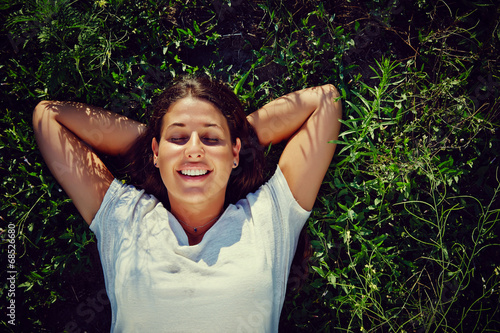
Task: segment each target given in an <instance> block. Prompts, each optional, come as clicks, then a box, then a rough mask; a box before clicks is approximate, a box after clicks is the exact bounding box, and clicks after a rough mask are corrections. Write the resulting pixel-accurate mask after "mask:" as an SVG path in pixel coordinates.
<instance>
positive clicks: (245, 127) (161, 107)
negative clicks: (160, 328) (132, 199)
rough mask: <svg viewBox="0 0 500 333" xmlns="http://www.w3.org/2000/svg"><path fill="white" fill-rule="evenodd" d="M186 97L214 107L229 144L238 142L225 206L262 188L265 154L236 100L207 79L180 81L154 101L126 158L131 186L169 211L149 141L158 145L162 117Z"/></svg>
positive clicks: (195, 78) (185, 78) (201, 77)
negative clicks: (224, 122) (144, 126)
mask: <svg viewBox="0 0 500 333" xmlns="http://www.w3.org/2000/svg"><path fill="white" fill-rule="evenodd" d="M188 96H190V97H193V98H197V99H201V100H205V101H208V102H210V103H212V104H213V105H214V106H215V107H217V108H218V109H219V110H220V112H221V113H222V114H223V115H224V117H225V118H226V120H227V124H228V126H229V131H230V135H231V141H232V144H235V143H236V138H240V140H241V149H240V163H239V165H238V167H237V168H235V169H233V171H232V173H231V175H230V177H229V181H228V184H227V189H226V199H225V205H226V206H227V205H229V204H231V203H236V202H237V201H238V200H240V199H241V198H244V197H245V196H246V195H247V194H248V193H251V192H254V191H256V190H257V189H258V188H259V186H260V185H262V183H263V180H264V178H263V173H264V172H263V171H264V163H265V162H264V152H263V149H262V147H261V146H260V144H259V142H258V139H257V136H256V134H255V132H254V130H253V128H252V126H251V125H250V124H249V123H248V121H247V119H246V114H245V112H244V110H243V106H242V105H241V102H240V101H239V99H238V97H237V96H236V95H235V94H234V93H233V91H232V90H230V89H229V88H228V87H227V86H226V85H225V84H224V83H222V82H220V81H216V80H212V79H210V78H208V77H206V76H185V77H181V78H180V79H178V80H177V81H176V82H174V84H173V85H172V86H170V87H169V88H168V89H166V90H165V91H164V92H163V93H161V94H160V95H159V96H158V97H157V98H156V99H155V100H154V103H153V105H152V110H151V111H152V115H151V118H150V120H149V123H148V127H147V129H146V131H145V132H144V133H143V135H142V136H141V137H139V139H138V140H137V141H136V142H135V144H134V145H133V146H132V148H131V149H130V150H129V153H128V154H127V160H128V167H127V169H126V173H127V174H128V175H129V176H130V177H131V183H132V184H133V185H135V186H137V187H139V188H142V189H144V190H145V191H146V193H149V194H152V195H154V196H156V197H157V198H158V199H159V200H160V201H162V202H163V204H164V205H165V206H166V207H170V205H169V202H168V192H167V189H166V187H165V185H164V184H163V181H162V179H161V177H160V173H159V172H158V171H157V169H156V168H155V167H154V165H153V152H152V150H151V141H152V140H153V138H156V140H157V141H158V142H160V136H161V130H162V124H163V116H164V115H165V114H166V113H167V112H168V110H169V108H170V106H171V105H172V104H173V103H175V102H176V101H178V100H181V99H183V98H185V97H188Z"/></svg>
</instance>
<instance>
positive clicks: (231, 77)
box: [0, 0, 500, 332]
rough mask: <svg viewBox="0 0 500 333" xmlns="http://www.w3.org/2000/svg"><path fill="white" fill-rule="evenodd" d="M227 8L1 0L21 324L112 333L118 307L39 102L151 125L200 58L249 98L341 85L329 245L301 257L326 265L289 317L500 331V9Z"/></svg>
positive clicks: (291, 321)
mask: <svg viewBox="0 0 500 333" xmlns="http://www.w3.org/2000/svg"><path fill="white" fill-rule="evenodd" d="M218 4H219V5H220V6H218V5H217V3H216V4H215V5H214V4H212V2H210V1H189V2H187V3H186V2H185V1H176V0H171V1H158V2H153V1H134V2H133V3H126V2H124V1H95V2H93V1H78V2H72V1H57V2H53V1H41V2H40V1H39V2H36V1H23V2H14V1H12V2H3V3H2V4H1V5H0V16H1V18H2V22H6V23H5V25H4V26H3V27H2V37H3V39H2V40H3V41H4V42H3V44H2V48H1V53H0V56H1V59H2V61H1V64H0V71H1V75H0V80H1V81H0V89H1V92H0V93H1V96H2V102H3V103H2V114H1V117H0V118H1V124H2V132H1V134H0V135H1V136H0V150H1V154H0V171H1V172H2V174H3V175H4V177H3V178H2V182H1V188H2V202H1V213H0V217H1V220H2V222H1V223H2V225H1V228H2V240H1V242H2V244H1V258H2V262H5V265H7V258H8V241H9V238H8V232H7V231H8V230H7V229H8V225H9V223H12V224H14V225H15V233H16V237H15V245H16V257H15V260H16V269H17V272H18V274H17V277H16V298H15V299H16V312H17V319H18V321H17V323H18V326H17V328H19V327H21V328H22V330H23V331H27V332H28V331H31V332H37V331H48V332H52V331H59V332H61V331H65V330H66V331H68V332H78V331H79V330H81V331H83V330H87V331H89V332H100V331H106V330H107V329H108V326H107V325H109V320H110V313H109V312H108V311H109V308H106V307H104V306H105V305H106V301H105V299H104V298H102V290H103V280H102V273H101V271H100V267H99V261H98V259H97V253H96V247H95V239H94V237H93V235H92V233H90V232H89V230H88V228H87V227H86V225H85V223H83V220H82V219H81V217H80V216H79V215H78V213H77V211H76V210H75V208H74V206H73V205H72V203H71V202H70V200H68V199H67V197H66V196H65V194H64V192H63V191H62V190H61V189H60V188H59V186H58V184H57V183H56V182H55V181H54V179H53V178H52V176H51V174H50V172H49V171H48V169H47V168H46V167H45V165H44V163H43V160H42V158H41V156H40V154H39V152H38V150H37V147H36V144H35V142H34V138H33V133H32V129H31V110H32V109H33V108H34V106H35V105H36V103H37V102H38V101H39V100H40V99H61V100H77V101H81V102H87V103H91V104H95V105H98V106H103V107H106V108H109V109H111V110H113V111H115V112H119V113H122V114H125V115H127V116H129V117H132V118H134V119H138V120H141V121H146V118H147V114H148V113H147V107H148V105H150V103H151V99H152V98H153V96H154V95H155V94H157V93H158V92H159V91H161V89H162V88H163V87H164V86H166V85H168V83H169V82H170V80H171V79H172V78H173V77H175V76H177V75H181V74H185V73H196V72H198V73H208V74H210V75H213V76H216V77H219V78H221V79H222V80H224V81H226V82H227V83H228V84H229V85H230V86H231V87H233V89H234V90H235V92H237V93H238V95H239V96H240V98H241V100H242V102H243V103H244V105H245V107H246V109H247V110H248V112H251V111H252V110H255V109H256V108H258V107H259V106H261V105H263V104H264V103H266V102H267V101H269V100H271V99H273V98H275V97H278V96H280V95H282V94H285V93H288V92H291V91H293V90H297V89H300V88H303V87H307V86H314V85H320V84H325V83H333V84H335V85H336V86H337V87H338V88H339V90H340V91H341V93H342V100H343V106H344V118H343V120H342V124H343V126H342V133H341V135H340V138H339V140H338V141H337V142H336V143H337V144H338V148H337V153H336V156H335V157H334V159H333V161H332V165H331V168H330V169H329V171H328V173H327V175H326V177H325V180H324V184H323V186H322V188H321V190H320V194H319V196H318V199H317V202H316V205H315V208H314V211H313V213H312V215H311V218H310V219H309V221H308V224H307V232H308V233H309V235H310V238H311V243H312V247H313V255H312V257H311V259H310V260H309V262H307V263H303V266H302V267H298V268H297V269H298V273H299V275H302V276H304V272H306V271H307V270H309V275H308V276H307V280H306V282H305V284H304V285H303V286H301V287H300V288H299V289H297V288H295V287H297V286H298V284H296V283H295V282H296V280H292V281H290V285H289V291H288V295H287V299H286V302H285V306H284V310H283V313H282V318H281V323H280V327H281V329H282V330H283V331H286V332H295V331H296V332H363V331H366V332H472V331H474V332H492V331H498V330H500V322H499V320H498V319H497V318H499V317H500V314H499V311H500V308H499V304H500V289H499V288H500V261H499V260H498V258H499V257H500V240H499V236H500V223H499V212H500V210H499V209H500V205H499V202H500V200H499V198H498V195H499V191H500V178H499V177H500V170H499V165H500V164H499V160H498V158H497V157H498V155H499V140H498V138H497V136H498V131H499V121H500V118H499V115H500V112H499V109H500V108H499V105H500V94H499V90H500V78H499V73H500V64H499V61H498V57H497V54H498V52H499V48H500V25H499V22H500V19H499V15H500V14H499V13H500V11H499V6H498V5H497V4H495V2H494V1H488V0H483V1H461V2H453V1H435V0H419V1H416V2H405V1H385V0H379V1H375V0H374V1H370V2H366V3H362V2H359V3H358V2H356V3H354V2H352V1H351V2H349V1H338V2H321V1H315V0H314V1H296V2H293V3H292V4H290V3H288V2H283V1H276V0H272V1H271V0H262V1H259V2H249V3H246V2H242V1H220V2H219V3H218ZM280 149H281V147H280V146H278V147H274V149H272V150H271V152H270V153H269V155H268V159H269V161H270V162H269V163H270V164H271V163H273V161H276V158H277V156H278V154H279V151H280ZM108 162H109V163H110V165H116V167H119V163H118V162H117V161H114V160H109V161H108ZM4 259H5V260H4ZM2 283H3V284H4V287H7V286H8V284H7V280H4V281H3V282H2ZM7 290H8V288H2V290H1V291H0V297H1V298H2V299H5V300H7V299H9V297H8V295H7ZM92 300H97V302H98V303H97V305H98V306H96V307H92V306H91V304H96V303H95V302H94V303H92V302H91V301H92ZM20 318H22V320H21V319H20ZM7 321H8V317H2V325H3V327H5V328H6V329H11V330H12V329H13V327H12V326H10V325H9V324H8V322H7Z"/></svg>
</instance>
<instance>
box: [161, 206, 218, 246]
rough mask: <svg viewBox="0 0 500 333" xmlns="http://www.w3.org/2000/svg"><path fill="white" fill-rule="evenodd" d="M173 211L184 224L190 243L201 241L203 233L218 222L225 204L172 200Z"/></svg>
mask: <svg viewBox="0 0 500 333" xmlns="http://www.w3.org/2000/svg"><path fill="white" fill-rule="evenodd" d="M170 207H171V209H170V210H171V212H172V214H173V215H174V216H175V217H176V219H177V220H178V221H179V223H180V224H181V225H182V228H183V229H184V231H186V235H187V236H188V239H189V244H190V245H194V244H198V243H199V242H201V240H202V239H203V235H204V234H205V233H206V232H207V231H208V230H209V229H210V228H211V227H212V226H213V225H214V224H215V223H216V222H217V220H218V218H219V217H220V215H221V214H222V210H223V208H224V204H223V203H222V204H221V203H219V204H214V203H213V202H212V203H211V204H209V205H193V204H189V205H180V204H178V203H175V202H172V201H171V202H170Z"/></svg>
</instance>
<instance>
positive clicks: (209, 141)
mask: <svg viewBox="0 0 500 333" xmlns="http://www.w3.org/2000/svg"><path fill="white" fill-rule="evenodd" d="M202 140H203V141H204V143H205V144H217V143H219V142H220V140H219V139H218V138H202Z"/></svg>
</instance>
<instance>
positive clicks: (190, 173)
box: [181, 170, 208, 176]
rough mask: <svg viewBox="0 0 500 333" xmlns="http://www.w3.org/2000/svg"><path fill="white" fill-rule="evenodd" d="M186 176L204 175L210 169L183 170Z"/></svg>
mask: <svg viewBox="0 0 500 333" xmlns="http://www.w3.org/2000/svg"><path fill="white" fill-rule="evenodd" d="M181 173H182V174H183V175H184V176H203V175H205V174H207V173H208V170H181Z"/></svg>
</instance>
